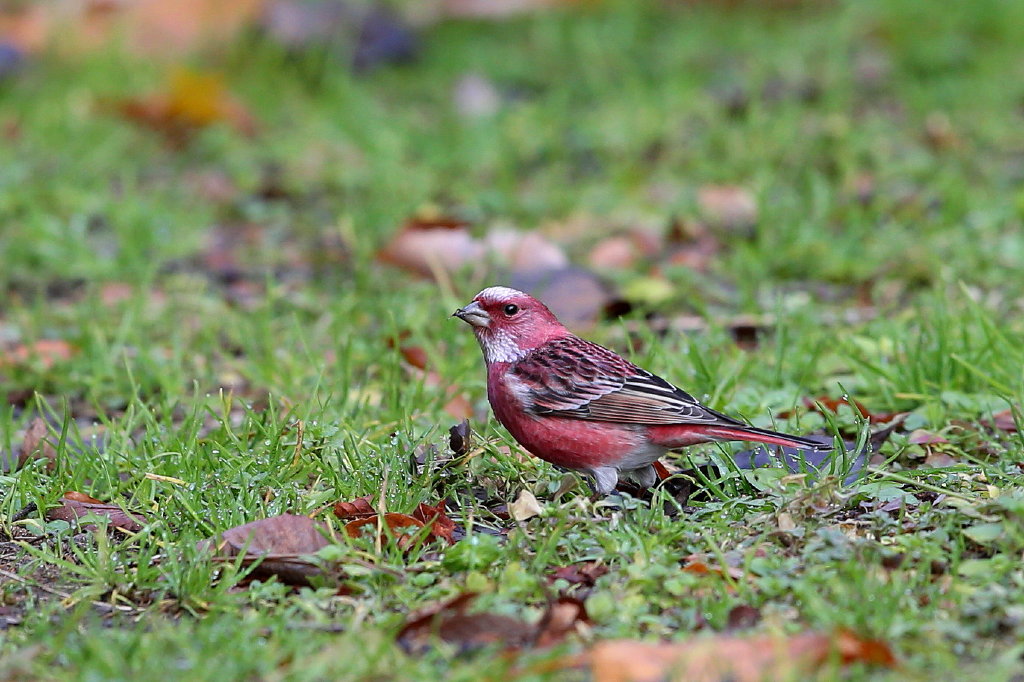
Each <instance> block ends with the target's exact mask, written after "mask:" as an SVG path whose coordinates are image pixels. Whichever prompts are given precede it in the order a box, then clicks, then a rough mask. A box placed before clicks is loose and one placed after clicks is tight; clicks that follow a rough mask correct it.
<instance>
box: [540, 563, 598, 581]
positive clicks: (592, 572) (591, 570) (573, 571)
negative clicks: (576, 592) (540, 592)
mask: <svg viewBox="0 0 1024 682" xmlns="http://www.w3.org/2000/svg"><path fill="white" fill-rule="evenodd" d="M609 570H610V569H609V568H608V566H606V565H605V564H602V563H599V562H597V561H584V562H581V563H578V564H569V565H568V566H559V567H558V568H556V569H554V570H553V571H551V572H550V573H548V580H550V581H555V580H564V581H566V582H567V583H569V584H570V585H583V586H584V587H593V586H594V585H595V584H596V583H597V579H598V578H600V577H601V576H603V575H605V574H607V573H608V571H609Z"/></svg>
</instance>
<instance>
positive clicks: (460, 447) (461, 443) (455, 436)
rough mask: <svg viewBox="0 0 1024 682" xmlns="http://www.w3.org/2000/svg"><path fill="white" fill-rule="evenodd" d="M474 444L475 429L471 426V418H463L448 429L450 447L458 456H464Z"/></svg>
mask: <svg viewBox="0 0 1024 682" xmlns="http://www.w3.org/2000/svg"><path fill="white" fill-rule="evenodd" d="M472 446H473V431H472V429H470V427H469V419H468V418H467V419H463V420H462V421H461V422H459V423H458V424H455V425H454V426H452V427H451V428H449V429H448V448H449V449H450V450H451V451H452V454H453V455H455V456H456V457H463V456H465V455H466V454H468V453H469V451H470V449H471V448H472Z"/></svg>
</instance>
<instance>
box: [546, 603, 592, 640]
mask: <svg viewBox="0 0 1024 682" xmlns="http://www.w3.org/2000/svg"><path fill="white" fill-rule="evenodd" d="M589 624H590V617H589V616H587V609H586V607H585V606H584V605H583V600H581V599H577V598H576V597H569V596H566V595H562V596H561V597H558V599H555V600H554V601H553V602H551V603H550V604H548V608H547V610H546V611H545V612H544V615H543V616H541V619H540V620H539V621H538V622H537V628H536V635H535V636H534V639H533V646H535V647H540V648H543V647H549V646H554V645H555V644H558V643H560V642H562V641H563V640H564V639H565V638H566V636H567V635H569V634H571V633H573V632H576V631H577V630H578V629H579V627H580V625H589Z"/></svg>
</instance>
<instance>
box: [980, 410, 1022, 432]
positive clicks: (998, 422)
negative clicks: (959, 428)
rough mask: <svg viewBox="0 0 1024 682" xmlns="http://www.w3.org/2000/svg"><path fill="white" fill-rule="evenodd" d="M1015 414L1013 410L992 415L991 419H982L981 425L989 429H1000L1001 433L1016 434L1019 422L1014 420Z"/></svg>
mask: <svg viewBox="0 0 1024 682" xmlns="http://www.w3.org/2000/svg"><path fill="white" fill-rule="evenodd" d="M1013 414H1014V411H1013V410H1012V409H1007V410H1003V411H1002V412H996V413H995V414H994V415H992V418H991V419H982V420H981V423H982V424H984V425H985V426H988V427H989V428H993V429H998V430H999V431H1007V432H1009V433H1016V432H1017V422H1016V420H1015V419H1014V416H1013Z"/></svg>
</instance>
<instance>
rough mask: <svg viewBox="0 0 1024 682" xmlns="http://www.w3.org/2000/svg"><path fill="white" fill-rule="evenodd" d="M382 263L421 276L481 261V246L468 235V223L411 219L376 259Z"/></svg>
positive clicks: (439, 218)
mask: <svg viewBox="0 0 1024 682" xmlns="http://www.w3.org/2000/svg"><path fill="white" fill-rule="evenodd" d="M377 257H378V258H379V259H380V260H381V261H382V262H384V263H388V264H390V265H395V266H397V267H400V268H402V269H404V270H408V271H410V272H412V273H414V274H417V275H420V276H421V277H432V276H433V275H434V274H435V273H436V272H437V271H442V272H444V271H447V272H452V271H454V270H458V269H459V268H461V267H463V266H465V265H466V264H467V263H476V262H479V261H481V260H482V259H483V258H484V246H483V244H481V243H480V242H479V241H478V240H477V239H475V238H474V237H473V236H472V235H470V233H469V223H467V222H465V221H461V220H458V219H456V218H450V217H446V216H440V217H436V218H426V217H413V218H411V219H409V220H407V221H406V222H405V225H403V226H402V229H401V230H399V231H398V233H397V234H395V236H394V237H392V238H391V241H390V242H388V244H387V246H385V247H384V248H383V249H382V250H381V251H380V253H379V254H378V256H377Z"/></svg>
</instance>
